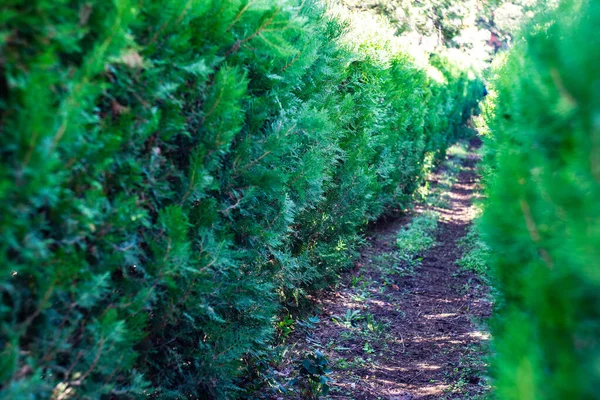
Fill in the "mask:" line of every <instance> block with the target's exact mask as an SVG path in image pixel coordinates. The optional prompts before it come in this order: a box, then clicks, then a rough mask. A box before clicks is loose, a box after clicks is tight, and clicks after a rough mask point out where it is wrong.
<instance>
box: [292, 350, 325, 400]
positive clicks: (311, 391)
mask: <svg viewBox="0 0 600 400" xmlns="http://www.w3.org/2000/svg"><path fill="white" fill-rule="evenodd" d="M296 369H297V370H298V376H297V377H296V378H294V379H293V380H292V381H291V382H290V385H298V386H299V387H300V391H301V395H302V398H305V399H318V398H319V397H321V396H327V394H329V382H331V378H329V376H328V375H329V374H330V373H331V369H329V360H328V359H327V358H326V357H325V356H324V355H323V353H321V352H320V351H315V353H314V354H309V355H308V356H306V358H304V359H302V360H300V361H299V362H298V365H297V367H296Z"/></svg>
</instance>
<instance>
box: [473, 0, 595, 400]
mask: <svg viewBox="0 0 600 400" xmlns="http://www.w3.org/2000/svg"><path fill="white" fill-rule="evenodd" d="M599 24H600V4H599V3H598V2H597V1H573V2H567V3H565V4H563V5H562V6H561V7H560V8H558V10H556V11H555V12H553V13H551V15H542V16H541V17H540V18H538V19H537V20H536V21H535V22H533V23H532V24H531V25H530V26H529V27H528V28H529V31H530V32H531V33H530V34H528V35H527V38H526V41H525V42H524V43H520V44H519V45H518V46H517V47H516V48H515V49H514V50H513V51H511V53H510V54H509V56H508V58H507V60H506V61H505V63H504V65H503V66H502V67H501V68H500V70H499V71H498V78H497V79H496V83H495V86H496V92H497V93H496V94H495V95H494V96H496V98H495V99H494V100H493V104H492V105H491V106H489V105H488V107H490V108H489V110H488V124H489V126H488V127H489V129H490V133H489V137H488V139H487V146H488V155H487V159H488V164H487V165H488V167H489V173H490V175H489V176H488V178H487V180H488V185H489V189H488V191H489V199H488V201H487V205H486V209H485V213H484V217H483V231H484V233H485V237H486V240H487V242H488V244H489V245H490V248H491V254H492V257H491V262H492V266H493V270H494V272H495V276H496V278H497V285H498V289H499V291H500V296H499V299H498V317H497V318H496V321H495V324H494V337H495V338H494V347H495V352H496V354H495V360H494V363H493V369H492V371H493V373H494V375H495V379H496V382H495V386H496V387H497V391H496V394H497V397H498V398H501V399H542V398H543V399H567V398H569V399H593V398H598V386H599V385H600V370H599V369H598V360H599V359H600V358H599V357H600V342H599V341H598V339H599V338H600V268H598V260H599V259H600V253H599V251H600V250H599V249H600V230H599V226H600V208H599V207H598V201H597V200H598V198H599V196H600V179H599V177H600V175H599V172H600V166H599V164H598V162H599V160H600V158H599V157H600V153H599V148H598V138H599V136H598V135H599V134H600V130H599V127H600V125H599V119H598V115H600V97H599V96H598V82H600V70H598V68H597V67H596V66H597V65H599V63H600V53H599V52H598V50H597V49H598V46H599V45H600V37H599V36H598V35H597V34H596V29H597V27H598V26H599Z"/></svg>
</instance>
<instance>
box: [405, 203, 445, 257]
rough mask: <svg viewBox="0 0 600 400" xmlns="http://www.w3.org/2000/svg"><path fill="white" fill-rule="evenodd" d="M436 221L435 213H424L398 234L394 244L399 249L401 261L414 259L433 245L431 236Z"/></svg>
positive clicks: (435, 227) (433, 241) (433, 240)
mask: <svg viewBox="0 0 600 400" xmlns="http://www.w3.org/2000/svg"><path fill="white" fill-rule="evenodd" d="M437 219H438V215H437V214H436V213H424V214H422V215H419V216H417V217H415V218H414V219H413V220H412V222H411V223H410V225H409V226H408V227H406V228H405V229H402V230H401V231H400V232H398V238H397V239H396V243H397V245H398V247H399V248H400V251H401V253H400V254H401V255H400V258H401V259H402V260H404V261H407V260H410V259H414V258H415V257H416V256H417V255H419V254H421V253H423V252H424V251H426V250H427V249H429V248H431V247H432V246H433V245H434V244H435V239H434V237H433V234H434V232H435V230H436V229H437Z"/></svg>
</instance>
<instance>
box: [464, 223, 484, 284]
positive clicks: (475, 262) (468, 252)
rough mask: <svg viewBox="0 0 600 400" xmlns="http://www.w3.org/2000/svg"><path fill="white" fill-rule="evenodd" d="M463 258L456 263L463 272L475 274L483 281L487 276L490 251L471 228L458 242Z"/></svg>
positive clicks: (477, 233) (474, 229)
mask: <svg viewBox="0 0 600 400" xmlns="http://www.w3.org/2000/svg"><path fill="white" fill-rule="evenodd" d="M459 246H460V248H461V249H462V251H463V256H462V257H461V258H460V259H459V260H458V261H456V263H457V264H458V265H459V266H460V267H461V268H462V269H464V270H467V271H473V272H476V273H477V274H478V275H479V276H481V277H482V278H483V279H486V278H487V277H488V275H489V268H488V257H489V256H490V249H489V247H488V245H487V244H486V243H485V242H484V241H482V240H481V238H480V236H479V232H478V231H477V229H476V228H471V230H469V233H467V234H466V235H465V237H463V238H462V239H460V241H459Z"/></svg>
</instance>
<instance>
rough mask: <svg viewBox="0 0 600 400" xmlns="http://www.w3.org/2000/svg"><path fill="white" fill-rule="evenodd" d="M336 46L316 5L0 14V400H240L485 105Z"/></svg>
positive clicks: (177, 0) (407, 64) (151, 5)
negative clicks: (284, 325) (281, 337)
mask: <svg viewBox="0 0 600 400" xmlns="http://www.w3.org/2000/svg"><path fill="white" fill-rule="evenodd" d="M342 34H343V25H342V24H341V23H340V22H338V21H336V20H333V19H332V18H331V17H330V16H328V15H327V14H325V10H324V9H323V7H322V6H321V5H319V3H318V2H316V1H311V0H309V1H299V0H261V1H247V0H168V1H167V0H149V1H133V0H114V1H108V0H86V1H83V0H81V1H79V0H54V1H51V0H9V1H8V2H6V1H5V2H4V3H3V7H2V13H1V15H0V71H1V77H0V89H1V90H0V120H1V121H2V123H1V125H0V153H1V155H2V157H1V161H0V207H1V208H2V213H1V214H0V232H1V236H2V241H1V242H0V291H1V296H2V303H1V304H2V305H1V308H0V351H1V354H0V363H1V364H0V387H1V388H2V392H1V395H0V396H2V397H3V398H7V399H8V398H10V399H14V398H25V397H28V398H49V397H51V396H54V397H53V398H57V399H58V398H60V399H66V398H101V397H102V398H147V397H148V396H154V397H156V398H186V397H187V398H200V399H203V398H233V397H236V396H238V395H240V393H241V392H240V391H239V386H240V380H239V378H240V377H241V376H242V375H243V374H244V373H245V372H246V371H247V370H248V369H252V368H254V366H255V365H256V363H260V362H262V361H263V360H265V359H266V358H267V357H268V352H269V347H270V344H271V340H272V338H273V334H274V329H275V326H276V322H275V321H274V318H275V316H276V314H277V311H278V308H279V307H278V304H279V302H284V303H285V302H291V301H292V299H293V298H294V296H296V297H297V296H299V295H300V294H301V292H302V291H303V290H305V289H306V288H310V287H313V286H315V285H316V284H317V283H320V282H326V279H325V278H333V277H335V275H336V273H337V272H338V271H339V270H340V269H341V268H343V267H345V266H348V265H349V264H350V263H351V261H352V255H353V254H354V253H355V248H356V246H357V245H358V243H359V242H360V231H361V229H362V228H363V227H364V226H365V224H366V223H367V222H368V221H371V220H374V219H375V218H377V217H378V216H380V215H381V214H382V213H384V212H386V211H387V210H388V209H390V208H391V207H398V206H399V207H404V206H406V205H407V204H408V202H409V200H410V198H411V195H412V193H413V192H414V190H415V189H416V188H417V187H418V185H419V183H420V181H421V179H422V172H423V166H424V162H423V160H424V157H425V154H426V153H431V154H433V155H436V154H443V152H444V150H445V148H446V145H447V143H448V142H449V141H453V140H455V139H456V137H457V136H458V135H460V134H461V131H460V129H459V127H460V124H461V123H462V122H463V121H464V120H465V118H467V117H468V116H469V114H470V113H471V110H472V108H473V107H474V105H475V101H476V100H477V98H478V96H479V95H480V92H481V85H480V84H479V83H478V82H476V81H473V80H471V79H469V78H468V75H467V74H466V73H464V72H460V71H458V70H457V69H456V68H452V67H450V65H449V64H448V63H447V62H445V61H443V60H442V59H435V60H434V62H433V64H434V67H436V68H438V69H439V72H440V75H441V76H442V77H443V79H441V80H436V81H434V80H432V79H431V78H430V77H429V76H428V75H427V73H426V72H425V71H424V70H422V69H419V68H417V67H416V66H415V65H413V64H412V62H411V61H410V59H409V58H408V57H407V56H405V55H403V54H392V55H390V56H389V57H388V61H386V62H380V61H379V60H375V59H373V58H371V57H370V56H368V55H366V54H361V53H360V52H357V51H354V50H350V49H348V48H347V47H345V46H344V45H342V44H341V42H340V40H339V39H340V37H341V36H342Z"/></svg>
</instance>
